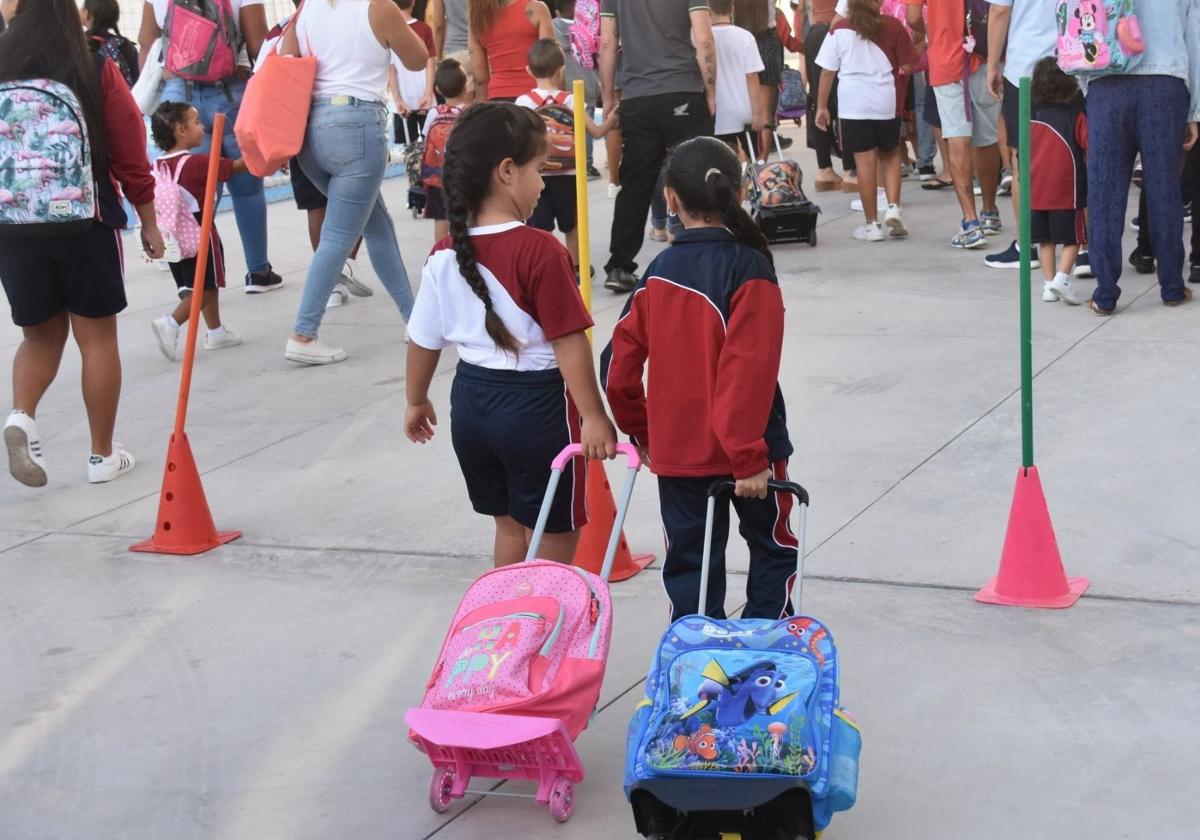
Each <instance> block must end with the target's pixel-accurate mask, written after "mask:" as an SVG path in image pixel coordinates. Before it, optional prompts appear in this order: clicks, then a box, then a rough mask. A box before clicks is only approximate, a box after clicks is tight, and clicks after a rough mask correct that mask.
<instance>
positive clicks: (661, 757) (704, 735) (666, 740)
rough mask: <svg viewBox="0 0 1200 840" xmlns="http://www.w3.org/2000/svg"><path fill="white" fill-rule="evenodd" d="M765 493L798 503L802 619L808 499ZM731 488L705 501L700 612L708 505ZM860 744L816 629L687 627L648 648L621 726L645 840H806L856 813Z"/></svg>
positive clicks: (822, 629)
mask: <svg viewBox="0 0 1200 840" xmlns="http://www.w3.org/2000/svg"><path fill="white" fill-rule="evenodd" d="M768 486H769V487H770V489H771V490H773V491H782V492H787V493H792V494H794V495H795V496H796V498H797V499H798V501H799V505H798V507H799V511H800V527H799V531H798V537H799V543H800V545H799V551H798V558H797V564H796V579H795V585H794V587H793V591H792V597H793V603H794V605H795V608H796V609H799V608H800V594H801V581H802V579H803V573H804V568H803V564H804V530H805V522H806V518H807V512H808V493H807V492H806V491H805V490H804V488H803V487H801V486H800V485H798V484H793V483H791V482H780V481H771V482H768ZM733 487H734V483H733V482H732V481H728V480H722V481H718V482H715V483H714V484H713V485H712V486H711V487H710V488H709V491H708V518H707V526H706V530H705V538H704V543H705V545H704V559H703V564H702V567H701V581H700V599H699V603H700V605H701V609H703V605H704V604H705V603H707V601H706V598H707V594H708V573H709V559H710V553H711V550H712V544H711V543H712V527H713V513H714V508H715V503H716V498H717V496H718V495H719V494H721V493H724V492H727V491H730V490H732V489H733ZM861 745H862V741H861V737H860V735H859V731H858V727H857V726H856V725H855V723H854V722H853V721H852V720H851V719H850V718H849V717H848V716H847V715H846V713H845V712H844V711H843V710H842V708H841V706H840V705H839V696H838V661H837V648H836V647H835V646H834V643H833V636H832V635H831V634H830V632H829V629H828V628H827V627H826V626H825V625H824V624H822V623H821V622H820V621H819V620H817V619H815V618H811V617H809V616H803V615H796V616H794V617H791V618H783V619H779V620H777V621H773V620H767V619H728V620H715V619H709V618H705V617H704V616H703V615H690V616H685V617H684V618H681V619H679V620H677V621H675V622H674V623H673V624H672V625H671V626H670V627H669V628H668V629H667V632H666V633H665V634H664V635H663V637H662V640H661V641H660V642H659V646H658V650H657V651H656V653H655V654H654V658H653V659H652V660H651V663H650V671H649V674H648V675H647V677H646V696H645V698H644V699H643V700H642V701H641V702H640V703H639V704H638V706H637V709H636V710H635V711H634V715H633V719H632V720H631V721H630V723H629V732H628V738H627V743H626V757H625V794H626V796H627V797H628V798H629V802H630V804H631V805H632V806H633V814H634V820H635V822H636V824H637V829H638V831H639V832H640V833H641V834H642V835H644V836H646V837H651V838H656V840H688V839H689V838H691V840H701V838H704V840H708V838H717V837H721V836H723V835H725V834H733V835H737V834H740V835H741V837H742V840H800V838H803V839H804V840H812V838H815V837H816V835H817V834H819V833H820V831H821V830H822V829H824V828H825V827H826V826H827V825H828V824H829V821H830V819H831V817H832V816H833V814H834V812H836V811H844V810H847V809H849V808H850V807H851V806H853V805H854V801H855V798H856V795H857V790H858V755H859V750H860V748H861Z"/></svg>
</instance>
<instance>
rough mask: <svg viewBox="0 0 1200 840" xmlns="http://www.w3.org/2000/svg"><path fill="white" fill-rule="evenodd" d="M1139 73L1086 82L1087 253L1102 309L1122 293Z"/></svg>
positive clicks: (1110, 306)
mask: <svg viewBox="0 0 1200 840" xmlns="http://www.w3.org/2000/svg"><path fill="white" fill-rule="evenodd" d="M1138 78H1139V77H1137V76H1111V77H1107V78H1101V79H1097V80H1095V81H1093V82H1092V83H1091V84H1090V85H1089V86H1088V95H1087V109H1088V151H1087V165H1088V172H1087V176H1088V196H1090V197H1091V200H1090V201H1089V202H1088V220H1089V221H1090V223H1091V237H1090V241H1089V243H1088V254H1089V255H1090V257H1091V262H1092V271H1093V272H1095V274H1096V291H1095V292H1093V293H1092V300H1093V301H1095V304H1096V306H1098V307H1100V308H1101V309H1103V310H1106V311H1107V310H1112V309H1113V308H1115V307H1116V305H1117V300H1118V299H1119V298H1120V297H1121V289H1120V286H1119V285H1118V282H1119V281H1120V279H1121V237H1122V235H1123V234H1124V232H1125V230H1124V229H1125V204H1126V202H1127V201H1128V200H1129V184H1130V180H1131V179H1132V177H1133V160H1134V157H1135V156H1136V155H1137V120H1138V108H1137V97H1138V90H1137V85H1136V80H1137V79H1138ZM1181 138H1182V135H1181ZM1143 166H1144V164H1143Z"/></svg>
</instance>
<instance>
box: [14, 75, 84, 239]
mask: <svg viewBox="0 0 1200 840" xmlns="http://www.w3.org/2000/svg"><path fill="white" fill-rule="evenodd" d="M96 209H97V208H96V183H95V178H94V177H93V174H92V148H91V144H90V143H89V142H88V129H87V121H86V120H85V119H84V116H83V109H82V108H81V107H80V105H79V100H78V99H77V98H76V96H75V94H74V92H72V90H71V89H70V88H69V87H67V86H66V85H64V84H62V83H61V82H55V81H51V80H49V79H32V80H28V81H15V82H5V83H3V84H0V237H18V236H19V237H30V236H38V235H43V236H68V235H71V234H76V233H82V232H86V231H87V230H88V229H90V227H91V225H92V222H93V220H94V219H95V218H96Z"/></svg>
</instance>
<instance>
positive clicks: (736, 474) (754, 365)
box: [601, 137, 797, 620]
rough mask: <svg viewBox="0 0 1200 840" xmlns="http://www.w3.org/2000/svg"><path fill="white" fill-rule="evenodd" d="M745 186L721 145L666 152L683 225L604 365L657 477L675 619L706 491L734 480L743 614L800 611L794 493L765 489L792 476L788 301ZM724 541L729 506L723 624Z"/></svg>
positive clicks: (683, 600) (694, 595)
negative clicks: (745, 565) (745, 556)
mask: <svg viewBox="0 0 1200 840" xmlns="http://www.w3.org/2000/svg"><path fill="white" fill-rule="evenodd" d="M740 184H741V172H740V169H739V166H738V159H737V155H736V154H735V153H734V152H733V150H732V149H730V147H729V146H727V145H726V144H725V143H722V142H721V141H720V140H717V139H715V138H712V137H701V138H697V139H695V140H689V141H687V142H686V143H683V144H681V145H679V146H677V147H676V148H675V150H674V151H673V152H672V153H671V156H670V158H669V160H668V161H667V167H666V195H667V207H668V208H669V209H670V211H671V212H672V213H674V214H676V215H678V216H679V218H680V219H681V220H682V221H683V227H684V230H683V232H682V233H680V234H679V235H678V236H676V237H675V243H674V244H673V245H671V247H669V248H667V250H665V251H664V252H662V253H661V254H660V255H659V256H658V257H657V258H656V259H655V260H654V262H652V263H651V264H650V267H649V268H648V269H646V272H645V274H644V275H643V279H642V280H641V281H640V282H639V283H638V284H637V286H636V287H634V291H633V294H632V295H630V297H629V300H628V302H626V304H625V311H624V312H623V313H622V315H621V319H620V320H619V321H618V322H617V326H616V328H615V330H614V331H613V337H612V342H611V343H610V344H609V346H608V347H607V348H606V349H605V351H604V355H603V357H602V360H601V370H602V371H603V372H604V373H603V377H604V380H605V382H606V388H607V392H608V404H609V406H610V407H611V408H612V411H613V417H615V418H616V421H617V425H618V426H619V427H620V429H621V431H623V432H625V433H627V434H628V435H630V437H632V438H633V441H634V443H635V444H636V445H637V446H638V447H639V448H640V449H641V450H642V453H643V456H644V457H645V459H646V460H647V461H648V462H649V464H650V469H651V470H652V471H653V472H654V474H655V475H656V476H658V495H659V504H660V508H661V512H662V518H663V530H664V531H665V532H666V537H667V556H666V560H665V561H664V563H663V572H662V577H663V586H664V588H665V589H666V590H667V595H668V597H669V598H670V599H671V618H672V620H674V619H677V618H680V617H681V616H685V615H691V614H693V613H695V612H697V607H698V606H699V599H700V564H701V558H702V555H703V551H704V520H705V512H706V505H707V490H708V487H709V486H710V485H711V484H712V482H714V481H716V480H718V479H722V478H724V479H732V480H733V481H734V482H735V483H736V489H735V490H734V499H733V506H734V508H736V509H737V514H738V519H740V520H741V527H740V531H741V534H742V536H743V537H744V538H745V540H746V543H747V544H748V546H749V548H750V575H749V578H748V579H747V583H746V599H747V603H746V607H745V609H744V610H743V611H742V617H743V618H771V619H776V618H782V617H784V616H787V615H791V614H792V605H791V597H790V595H791V586H792V580H791V578H792V574H793V572H794V571H795V568H796V547H797V540H796V537H795V535H794V534H793V533H792V530H791V528H790V527H789V525H788V514H789V513H790V511H791V505H792V497H791V496H790V495H787V494H783V493H768V488H767V481H768V480H769V479H778V480H787V459H788V457H789V456H790V455H791V454H792V444H791V441H790V440H789V439H788V432H787V425H786V416H785V411H784V404H783V394H782V393H781V392H780V390H779V384H778V382H777V379H778V376H779V360H780V356H781V355H782V351H783V297H782V295H781V294H780V291H779V282H778V280H777V279H776V277H775V266H774V261H773V259H772V257H771V251H770V249H769V248H768V247H767V240H766V239H765V238H764V237H763V235H762V232H761V231H760V230H759V229H758V226H757V225H755V224H754V222H753V221H752V220H751V219H750V217H749V216H748V215H747V214H746V211H745V210H743V209H742V204H741V202H742V196H741V195H740V194H739V193H740V190H739V185H740ZM680 325H687V328H686V329H680ZM647 363H649V373H648V380H647V381H646V384H645V385H643V376H644V375H646V371H645V368H646V366H647ZM728 535H729V507H728V497H723V498H722V499H721V500H718V503H717V508H716V515H715V521H714V523H713V539H712V543H713V546H712V557H711V563H712V566H711V569H712V579H711V584H710V586H709V588H708V603H707V604H706V605H705V614H706V615H708V616H712V617H716V618H724V617H725V541H726V539H727V537H728Z"/></svg>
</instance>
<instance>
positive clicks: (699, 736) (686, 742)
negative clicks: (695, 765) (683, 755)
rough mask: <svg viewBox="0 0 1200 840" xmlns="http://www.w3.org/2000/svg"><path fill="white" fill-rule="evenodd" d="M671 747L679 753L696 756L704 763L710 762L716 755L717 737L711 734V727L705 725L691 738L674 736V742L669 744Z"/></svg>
mask: <svg viewBox="0 0 1200 840" xmlns="http://www.w3.org/2000/svg"><path fill="white" fill-rule="evenodd" d="M671 746H673V747H675V749H677V750H678V751H679V752H688V753H691V754H692V755H698V756H700V757H701V758H703V759H704V760H705V761H712V760H713V759H714V758H716V757H717V755H718V752H717V736H716V735H714V734H713V731H712V727H711V726H709V725H708V724H707V723H706V724H704V725H703V726H701V727H700V728H699V729H697V730H696V731H695V732H694V733H692V735H691V736H688V735H676V736H675V740H674V741H672V742H671Z"/></svg>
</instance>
